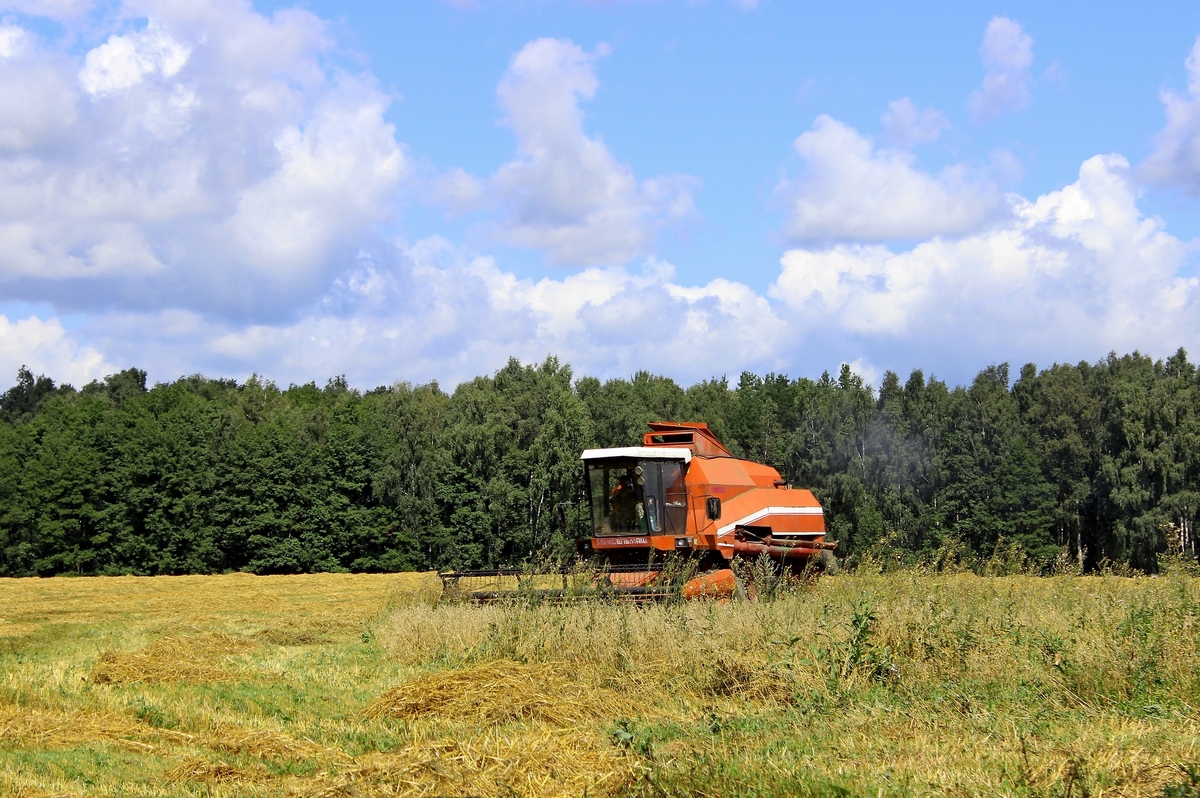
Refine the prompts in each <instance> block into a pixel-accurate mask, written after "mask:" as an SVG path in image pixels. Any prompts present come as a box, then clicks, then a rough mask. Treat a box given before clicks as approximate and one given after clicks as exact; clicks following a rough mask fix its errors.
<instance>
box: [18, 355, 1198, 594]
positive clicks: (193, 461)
mask: <svg viewBox="0 0 1200 798" xmlns="http://www.w3.org/2000/svg"><path fill="white" fill-rule="evenodd" d="M652 420H696V421H705V422H707V423H708V424H709V425H710V426H711V427H712V428H713V430H714V431H715V432H716V434H717V435H718V436H719V437H720V438H721V439H722V440H723V441H724V442H725V443H726V444H727V445H728V446H729V448H730V449H731V450H732V451H734V452H735V453H736V454H738V455H741V456H744V457H747V458H751V459H754V460H758V461H761V462H766V463H769V464H771V465H773V466H775V467H776V468H778V469H779V471H780V472H781V474H782V475H783V476H784V478H785V479H787V480H788V481H790V482H791V483H793V484H794V485H797V486H802V487H808V488H811V489H812V490H813V491H814V492H815V493H816V495H817V496H818V497H819V498H820V500H821V502H822V503H823V505H824V506H825V510H826V521H827V524H828V528H829V531H830V536H831V538H832V539H834V540H836V541H837V542H838V544H839V555H840V556H842V557H843V558H849V559H850V560H851V561H853V560H855V559H859V560H862V559H864V558H869V557H880V556H883V557H886V558H890V559H892V560H897V561H910V562H912V561H917V560H925V561H928V562H935V563H936V562H938V561H939V559H941V560H944V559H946V558H947V557H962V556H968V557H972V556H973V557H977V558H987V557H989V556H994V555H995V553H996V552H998V551H1001V550H1003V551H1005V552H1007V553H1008V554H1010V555H1011V554H1013V553H1016V554H1017V555H1019V557H1020V558H1021V559H1022V560H1023V561H1025V562H1026V563H1028V564H1030V565H1032V567H1034V568H1041V569H1045V570H1049V569H1052V568H1055V567H1061V565H1062V564H1063V563H1064V562H1065V563H1069V564H1071V565H1072V566H1073V567H1074V568H1076V569H1080V570H1085V571H1086V570H1096V569H1098V568H1102V567H1105V566H1106V565H1107V564H1120V565H1122V566H1125V567H1129V568H1133V569H1140V570H1142V571H1146V572H1153V571H1155V570H1156V569H1157V568H1158V566H1159V557H1160V556H1161V555H1163V554H1164V553H1170V554H1176V555H1179V554H1182V555H1184V556H1188V557H1192V558H1194V557H1195V556H1196V543H1195V537H1194V531H1193V530H1194V525H1195V523H1196V520H1197V512H1198V508H1200V382H1198V375H1197V370H1196V367H1195V366H1194V365H1192V364H1191V363H1189V362H1188V360H1187V355H1186V353H1185V352H1184V351H1183V350H1182V349H1181V350H1179V351H1178V352H1177V353H1176V354H1175V355H1174V356H1172V357H1170V358H1168V359H1166V360H1165V361H1164V360H1157V361H1156V360H1152V359H1151V358H1149V357H1146V356H1144V355H1141V354H1138V353H1134V354H1129V355H1124V356H1117V355H1115V354H1114V355H1110V356H1109V357H1108V358H1106V359H1104V360H1102V361H1100V362H1098V363H1095V364H1088V363H1080V364H1078V365H1054V366H1052V367H1050V368H1048V369H1045V370H1042V371H1038V369H1037V368H1036V367H1035V366H1033V365H1027V366H1025V367H1024V368H1022V369H1021V371H1020V374H1019V375H1018V376H1017V377H1016V379H1015V380H1014V379H1013V378H1012V375H1011V374H1010V372H1009V367H1008V366H1007V365H1006V364H1005V365H993V366H989V367H987V368H985V369H984V370H982V371H981V372H980V373H979V374H978V376H976V377H975V379H974V380H973V381H972V382H971V384H970V385H967V386H957V387H953V388H951V387H949V386H947V385H946V384H945V383H944V382H942V381H939V380H937V379H935V378H928V379H927V378H926V377H925V375H924V374H923V373H922V372H921V371H919V370H918V371H914V372H912V374H910V375H909V377H908V378H907V380H905V381H903V382H901V379H900V377H899V376H898V375H896V374H894V373H891V372H888V373H887V374H885V375H884V377H883V379H882V380H881V382H880V385H879V387H878V388H874V387H872V386H871V385H868V384H866V383H865V382H864V381H863V379H862V378H861V377H859V376H858V375H856V374H854V373H853V372H852V371H851V369H850V368H849V367H848V366H842V368H841V370H840V373H838V375H837V376H836V377H833V376H831V375H830V374H828V373H826V374H824V375H822V377H821V378H820V379H817V380H813V379H808V378H800V379H792V378H789V377H787V376H786V375H782V374H767V375H766V376H759V375H755V374H750V373H743V374H742V375H741V377H740V379H739V380H738V382H737V384H736V385H731V384H730V382H729V381H728V380H727V379H725V378H721V379H712V380H706V381H703V382H700V383H697V384H695V385H692V386H690V387H687V388H684V387H682V386H680V385H678V384H677V383H676V382H675V381H673V380H671V379H670V378H667V377H662V376H657V375H653V374H649V373H646V372H639V373H637V374H636V375H634V376H633V377H632V378H631V379H611V380H607V381H604V382H601V381H600V380H598V379H596V378H594V377H586V376H585V377H580V378H575V376H574V375H573V373H572V370H571V368H570V367H569V366H568V365H566V364H563V363H560V362H559V361H558V360H557V359H556V358H554V357H550V358H547V359H546V360H545V361H544V362H542V363H540V364H522V363H520V362H518V361H517V360H515V359H514V360H510V361H509V363H508V364H507V365H506V366H505V367H504V368H502V369H500V370H499V371H497V372H496V373H495V374H493V375H491V376H484V377H477V378H475V379H473V380H471V381H469V382H464V383H462V384H460V385H459V386H458V387H457V388H455V389H454V390H453V391H452V392H447V391H444V390H443V389H442V388H441V387H439V385H438V384H437V383H436V382H432V383H429V384H427V385H415V386H414V385H411V384H408V383H397V384H395V385H392V386H388V387H380V388H377V389H375V390H371V391H367V392H365V393H364V392H360V391H357V390H353V389H351V388H350V387H349V386H348V385H347V383H346V381H345V379H344V378H335V379H332V380H330V381H329V382H328V383H327V384H326V385H325V386H324V387H323V388H320V387H318V386H317V385H315V384H313V383H309V384H307V385H298V386H297V385H292V386H290V387H288V388H286V389H280V388H278V387H276V386H275V385H274V384H273V383H271V382H269V381H266V380H263V379H260V378H258V377H251V378H250V379H248V380H246V381H245V382H243V383H238V382H236V381H234V380H224V379H210V378H206V377H202V376H199V375H196V376H191V377H185V378H182V379H179V380H176V381H175V382H172V383H160V384H157V385H154V386H153V387H149V388H148V387H147V385H146V373H145V372H144V371H141V370H138V369H128V370H126V371H122V372H120V373H119V374H114V375H111V376H109V377H107V378H106V379H104V380H103V381H95V382H92V383H90V384H88V385H86V386H84V387H82V388H81V389H76V388H74V387H73V386H70V385H65V384H63V385H56V384H55V382H54V381H53V380H52V379H50V378H48V377H46V376H36V377H35V376H34V375H33V374H32V373H31V372H30V371H29V370H28V369H25V368H22V369H21V370H20V371H19V372H18V375H17V383H16V385H14V386H13V387H11V388H9V389H8V390H7V391H6V392H5V393H4V394H3V396H0V575H2V576H23V575H53V574H66V573H70V574H128V573H132V574H184V573H213V572H221V571H231V570H246V571H252V572H256V573H298V572H311V571H342V570H353V571H395V570H407V569H430V568H447V567H494V566H497V565H508V564H517V563H520V562H523V561H526V560H528V559H529V558H531V557H544V556H551V557H553V556H567V555H568V554H569V553H570V552H571V551H572V550H573V545H574V544H573V541H574V537H575V535H576V534H577V533H578V532H579V531H580V530H581V529H582V525H583V517H582V514H583V512H585V509H584V507H583V504H582V502H581V483H582V474H581V469H580V464H579V459H578V458H579V453H580V451H582V450H583V449H585V448H589V447H595V446H626V445H632V444H635V443H637V442H638V441H639V440H640V436H641V433H642V432H643V431H644V429H645V424H646V422H648V421H652Z"/></svg>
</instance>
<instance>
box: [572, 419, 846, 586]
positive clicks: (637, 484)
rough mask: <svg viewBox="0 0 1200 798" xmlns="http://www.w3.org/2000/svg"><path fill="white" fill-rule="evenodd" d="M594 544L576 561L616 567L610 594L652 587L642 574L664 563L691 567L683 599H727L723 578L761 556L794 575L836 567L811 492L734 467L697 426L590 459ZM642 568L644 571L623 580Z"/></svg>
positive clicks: (650, 575) (661, 425)
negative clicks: (691, 562) (684, 562)
mask: <svg viewBox="0 0 1200 798" xmlns="http://www.w3.org/2000/svg"><path fill="white" fill-rule="evenodd" d="M581 459H582V460H583V464H584V467H585V469H586V472H587V473H586V479H585V482H586V487H587V498H588V506H589V510H590V537H587V538H585V539H583V540H581V541H580V542H579V553H580V554H581V555H582V556H584V557H588V558H595V557H598V558H600V559H602V560H604V561H606V562H608V563H611V564H612V566H613V573H612V574H611V576H610V579H612V581H613V584H614V586H615V587H618V588H622V587H628V588H633V587H637V586H638V585H639V584H647V583H651V582H653V580H654V578H655V572H654V571H653V570H652V568H651V569H646V568H645V566H647V565H650V566H653V564H655V563H661V562H662V561H663V560H665V559H666V557H667V555H668V554H670V553H672V552H673V553H676V554H680V555H686V556H688V557H691V558H695V559H696V560H697V570H698V571H699V573H700V576H699V577H698V578H697V579H696V580H693V582H690V583H688V585H685V586H684V593H685V595H687V594H689V593H695V592H697V591H699V592H704V591H705V590H709V589H715V590H717V591H718V592H725V590H726V589H727V587H728V585H730V584H732V574H729V575H725V574H721V573H719V572H721V571H724V570H726V569H728V568H729V565H730V561H731V560H732V559H733V558H734V557H736V556H741V557H745V558H749V559H753V558H757V557H759V556H761V555H763V554H766V555H768V556H769V557H771V558H773V559H775V560H778V561H779V562H780V563H781V564H783V565H785V566H788V567H790V569H791V570H793V571H794V572H800V571H802V570H804V569H805V568H806V567H815V568H817V569H820V570H825V569H827V568H830V567H831V566H832V565H833V563H834V559H833V554H832V552H833V550H834V549H835V548H836V545H837V544H835V543H831V542H827V541H826V540H825V517H824V513H823V511H822V508H821V504H820V502H818V501H817V499H816V497H815V496H813V494H812V492H811V491H807V490H799V489H793V488H792V487H791V486H789V485H788V484H786V483H785V482H784V481H783V480H782V479H781V478H780V476H779V472H778V471H776V470H775V469H774V468H771V467H770V466H766V465H762V464H759V463H754V462H750V461H748V460H742V459H739V458H737V457H734V456H733V454H731V453H730V452H729V450H728V449H726V448H725V447H724V445H722V444H721V442H720V441H719V440H717V438H716V436H714V435H713V434H712V432H711V431H710V430H709V429H708V425H707V424H703V423H674V422H665V421H659V422H652V423H651V424H650V431H649V432H647V433H646V434H645V435H644V436H643V439H642V445H641V446H630V447H622V448H614V449H589V450H587V451H585V452H584V453H583V455H582V457H581ZM638 564H641V565H642V566H643V568H644V570H642V571H640V572H639V571H633V570H629V569H631V568H634V567H636V566H637V565H638Z"/></svg>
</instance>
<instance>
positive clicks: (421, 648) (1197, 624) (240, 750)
mask: <svg viewBox="0 0 1200 798" xmlns="http://www.w3.org/2000/svg"><path fill="white" fill-rule="evenodd" d="M435 585H436V582H431V581H430V580H429V579H428V577H419V576H416V575H401V576H348V575H318V576H309V577H271V578H254V577H247V576H242V575H231V576H227V577H186V578H156V579H127V578H120V579H55V580H3V581H0V795H18V796H67V795H71V796H76V795H79V796H235V795H236V796H242V795H246V796H260V795H261V796H275V795H298V796H300V795H311V796H316V795H326V796H341V795H351V794H356V795H363V796H372V795H434V794H442V795H485V794H488V795H572V794H580V793H582V792H583V791H584V789H586V790H587V791H588V794H589V795H605V794H607V795H634V796H676V795H678V796H683V795H711V796H775V795H778V796H791V795H813V796H825V795H829V796H838V795H856V796H857V795H871V796H876V795H885V796H887V795H895V796H901V795H905V796H907V795H1009V796H1045V795H1052V796H1062V798H1066V797H1067V796H1072V798H1075V797H1077V796H1085V795H1086V796H1105V795H1127V796H1163V797H1164V798H1183V797H1184V796H1192V797H1193V798H1200V771H1198V770H1197V767H1198V763H1200V712H1198V711H1197V709H1196V708H1197V706H1200V704H1198V702H1200V580H1197V579H1195V578H1193V577H1188V576H1185V575H1178V574H1177V575H1173V576H1170V577H1166V578H1154V579H1150V578H1142V579H1130V578H1121V577H1102V578H1100V577H1097V578H1091V577H1088V578H1079V577H1053V578H1033V577H1024V576H1010V577H978V576H973V575H940V576H930V575H923V574H918V573H913V572H899V573H889V574H884V575H866V574H861V573H860V574H851V575H839V576H836V577H824V578H822V579H820V580H819V582H818V583H817V584H816V585H815V586H793V587H792V588H791V589H788V590H785V591H783V594H782V595H781V596H780V597H779V598H778V599H776V600H774V601H763V602H759V603H753V604H750V603H732V604H717V603H691V604H684V603H680V604H661V605H652V606H645V607H638V606H632V605H626V604H606V603H600V602H590V603H582V604H576V605H571V606H555V605H536V604H529V603H514V604H510V605H491V606H484V607H478V606H471V605H462V604H441V605H436V604H435V603H434V602H433V600H432V599H433V598H434V595H435V591H434V586H435ZM214 635H218V636H219V637H214ZM164 641H166V643H171V645H166V644H165V643H164ZM172 641H174V642H172ZM214 641H216V642H214ZM229 641H233V642H234V643H236V644H237V645H234V646H232V647H228V646H227V647H226V648H220V646H219V645H218V644H227V643H229ZM214 646H216V647H214ZM106 652H108V655H109V657H110V658H112V662H115V663H117V664H118V665H122V666H123V667H126V668H127V671H119V670H116V671H113V672H114V673H117V674H118V675H119V674H120V673H125V672H127V673H131V674H137V673H139V672H143V673H145V674H157V676H155V677H154V678H156V679H158V680H157V681H129V680H123V679H121V678H119V679H116V680H114V681H111V682H108V683H103V682H100V681H97V680H96V679H94V678H93V676H92V674H93V669H94V668H95V667H96V665H97V663H98V662H100V661H101V657H102V655H104V654H105V653H106ZM147 652H149V653H147ZM139 657H141V659H139ZM172 658H174V659H172ZM147 663H148V664H147ZM495 665H498V666H501V670H500V671H496V670H494V668H493V666H495ZM138 667H142V668H146V670H144V671H137V668H138ZM489 668H493V670H489ZM504 668H508V670H504ZM156 669H157V670H156ZM189 669H191V670H189ZM205 669H207V670H205ZM172 673H176V674H183V675H186V674H188V673H208V674H211V677H210V678H207V679H206V680H201V681H196V680H189V679H182V680H180V679H175V678H171V677H170V674H172ZM495 673H511V674H512V678H513V679H515V680H516V681H514V682H512V683H511V684H510V685H509V686H507V687H505V686H502V687H501V688H497V686H496V685H495V684H491V685H489V684H488V683H487V679H494V678H497V677H495V676H494V674H495ZM164 674H166V676H165V677H164V676H163V675H164ZM447 674H459V675H460V676H462V677H463V680H462V681H460V682H459V683H456V684H459V687H456V688H455V689H456V690H459V691H460V692H462V695H461V696H450V697H449V698H452V699H461V700H460V701H459V702H458V703H457V704H454V703H451V704H444V705H439V704H437V703H436V702H432V703H429V704H428V705H427V706H424V707H422V708H419V709H414V708H412V707H409V708H407V709H403V710H395V711H389V712H383V713H382V715H383V716H382V717H379V718H372V717H369V716H368V715H366V714H364V710H366V709H367V707H369V706H371V705H372V704H373V703H374V702H377V701H378V700H380V697H381V696H385V694H386V693H387V691H388V690H389V689H390V688H393V687H397V686H399V685H410V686H412V685H416V688H417V689H416V693H418V694H419V693H420V692H421V690H422V689H426V688H427V689H428V691H429V694H430V695H433V693H434V692H435V691H436V690H437V689H439V688H438V684H440V682H439V681H438V680H439V679H441V678H442V677H444V676H446V675H447ZM486 674H493V675H492V676H486ZM473 680H474V681H473ZM522 680H523V681H522ZM463 685H465V686H463ZM511 685H517V686H516V687H512V686H511ZM566 687H570V689H569V690H568V689H565V688H566ZM524 689H527V690H528V692H529V694H530V695H533V694H535V693H537V694H540V695H556V694H561V695H563V696H564V699H563V700H564V701H566V700H576V701H583V702H584V703H583V704H580V706H586V707H588V709H587V711H586V714H585V715H580V712H579V711H578V709H577V710H576V711H574V712H573V713H566V712H564V713H562V716H561V718H565V719H566V720H564V719H557V720H556V719H555V714H554V713H552V712H551V713H546V712H542V713H541V714H540V715H536V716H534V715H523V714H522V713H521V706H522V703H521V702H522V700H523V698H522V695H519V694H518V695H512V694H505V693H503V692H497V690H502V691H503V690H507V691H509V693H512V692H516V693H521V692H522V690H524ZM556 690H558V691H561V693H556V692H555V691H556ZM568 696H573V698H570V699H568V698H567V697H568ZM587 696H594V697H604V699H603V700H602V701H597V700H593V701H590V702H589V701H585V699H586V698H587ZM502 700H503V702H505V704H504V706H505V707H506V711H508V710H510V709H511V710H513V713H514V714H513V715H512V717H513V719H512V720H510V721H504V720H501V721H492V722H483V721H481V720H480V718H483V717H485V716H487V717H493V718H495V717H499V715H497V714H496V713H491V714H490V715H489V714H488V713H487V712H486V711H485V710H487V709H488V706H489V702H500V701H502ZM439 707H441V708H439ZM514 707H515V709H513V708H514ZM505 717H507V716H505ZM581 717H582V718H583V719H582V720H580V718H581ZM539 718H540V719H539ZM1189 768H1191V770H1190V771H1189Z"/></svg>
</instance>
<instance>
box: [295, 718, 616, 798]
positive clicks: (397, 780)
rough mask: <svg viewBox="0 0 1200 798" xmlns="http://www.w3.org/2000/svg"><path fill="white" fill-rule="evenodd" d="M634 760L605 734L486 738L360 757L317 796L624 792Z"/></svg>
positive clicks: (551, 796) (548, 797) (547, 796)
mask: <svg viewBox="0 0 1200 798" xmlns="http://www.w3.org/2000/svg"><path fill="white" fill-rule="evenodd" d="M638 768H639V763H638V762H637V761H636V760H635V759H633V758H632V757H625V756H621V755H620V754H619V753H618V752H617V751H615V750H614V749H613V747H612V746H611V745H610V744H609V743H608V741H607V740H606V739H605V738H604V737H603V735H597V734H586V733H581V732H578V731H571V730H562V729H554V730H549V729H538V730H533V731H526V732H523V733H517V734H509V733H501V734H497V733H489V732H484V733H482V734H476V735H472V736H471V737H470V738H468V739H442V740H436V741H429V742H422V743H419V744H417V745H413V746H409V747H407V748H404V749H403V750H401V751H398V752H394V753H379V754H372V755H369V756H365V757H361V758H360V759H359V761H358V762H357V763H356V764H355V765H354V766H353V767H351V768H348V769H346V770H345V771H343V772H342V773H341V774H339V775H338V776H337V777H336V778H335V779H333V780H332V783H330V784H329V785H326V786H322V787H319V788H318V789H316V790H315V791H313V792H310V793H306V794H307V795H309V796H312V798H316V797H317V796H321V797H322V798H324V797H325V796H329V797H331V798H332V796H359V795H361V796H404V797H405V798H408V797H409V796H412V797H413V798H418V797H419V796H446V797H447V798H451V797H453V798H469V797H470V796H486V795H504V796H520V797H521V798H526V796H528V797H530V798H532V797H533V796H542V797H544V798H560V796H561V798H568V797H569V796H580V795H594V796H609V795H614V796H615V795H621V794H623V790H624V789H625V788H626V787H628V786H629V783H630V781H631V780H632V779H633V777H634V776H635V774H636V772H637V771H638Z"/></svg>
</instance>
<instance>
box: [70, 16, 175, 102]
mask: <svg viewBox="0 0 1200 798" xmlns="http://www.w3.org/2000/svg"><path fill="white" fill-rule="evenodd" d="M191 52H192V49H191V48H190V47H188V46H186V45H184V44H182V43H180V42H178V41H176V40H175V39H173V38H172V37H171V35H170V34H169V33H167V32H166V31H165V30H163V28H162V27H161V26H160V25H159V24H158V23H157V22H156V21H155V20H150V22H149V24H148V25H147V27H146V29H145V30H143V31H140V32H138V33H130V34H127V35H125V36H115V35H114V36H110V37H109V39H108V41H106V42H105V43H104V44H102V45H100V46H99V47H97V48H95V49H94V50H91V51H89V52H88V54H87V58H86V59H85V60H84V63H83V69H82V70H80V72H79V85H81V86H83V89H84V91H86V92H87V93H88V94H91V95H98V94H106V93H108V92H112V91H120V90H121V89H128V88H130V87H132V86H136V85H137V84H138V83H141V82H142V79H143V78H144V77H146V76H147V75H152V74H154V73H158V74H160V75H161V76H162V77H164V78H173V77H175V76H176V75H177V74H179V70H181V69H183V67H184V65H185V64H186V63H187V60H188V56H189V55H191Z"/></svg>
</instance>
